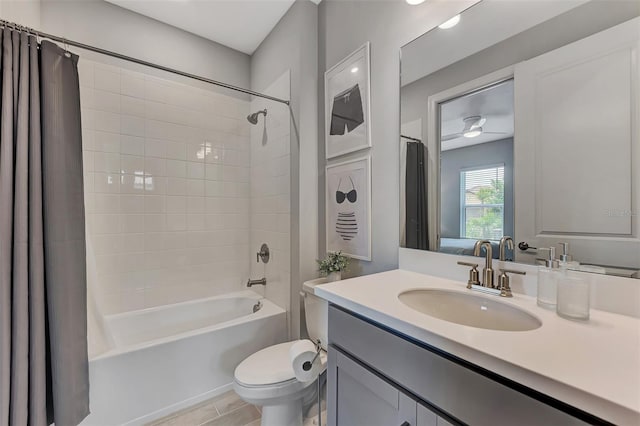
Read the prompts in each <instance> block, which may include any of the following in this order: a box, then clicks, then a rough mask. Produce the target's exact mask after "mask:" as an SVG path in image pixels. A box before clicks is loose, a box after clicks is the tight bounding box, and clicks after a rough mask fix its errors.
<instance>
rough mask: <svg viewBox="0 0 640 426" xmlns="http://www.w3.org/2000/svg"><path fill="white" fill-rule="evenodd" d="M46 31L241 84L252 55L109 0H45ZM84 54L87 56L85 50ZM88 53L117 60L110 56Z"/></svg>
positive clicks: (43, 21) (43, 26) (245, 83)
mask: <svg viewBox="0 0 640 426" xmlns="http://www.w3.org/2000/svg"><path fill="white" fill-rule="evenodd" d="M40 21H41V29H42V31H45V32H48V33H51V34H55V35H59V36H61V37H67V38H69V39H72V40H76V41H79V42H82V43H85V44H89V45H94V46H97V47H101V48H104V49H107V50H112V51H115V52H118V53H122V54H125V55H128V56H133V57H136V58H139V59H144V60H146V61H149V62H154V63H158V64H161V65H164V66H168V67H171V68H176V69H179V70H181V71H186V72H189V73H192V74H197V75H201V76H204V77H208V78H212V79H216V80H220V81H223V82H225V83H230V84H233V85H236V86H240V87H249V84H250V57H249V55H246V54H244V53H241V52H238V51H237V50H233V49H231V48H229V47H226V46H223V45H221V44H218V43H215V42H212V41H209V40H206V39H204V38H202V37H199V36H196V35H193V34H191V33H188V32H186V31H183V30H180V29H178V28H175V27H172V26H170V25H167V24H163V23H161V22H159V21H156V20H154V19H151V18H147V17H145V16H142V15H139V14H137V13H135V12H131V11H129V10H126V9H123V8H121V7H118V6H115V5H113V4H111V3H107V2H105V1H103V0H43V1H42V3H41V10H40ZM81 56H82V55H81ZM86 57H89V58H93V59H96V60H100V61H102V62H107V63H109V62H112V63H113V60H111V59H108V58H106V57H104V55H100V56H95V55H91V54H86Z"/></svg>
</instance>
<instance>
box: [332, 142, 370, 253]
mask: <svg viewBox="0 0 640 426" xmlns="http://www.w3.org/2000/svg"><path fill="white" fill-rule="evenodd" d="M326 179H327V184H326V188H327V195H326V197H327V200H326V206H327V207H326V215H327V217H326V228H327V251H334V252H335V251H342V253H343V254H345V255H346V256H349V257H352V258H354V259H361V260H368V261H370V260H371V156H370V155H369V154H367V155H366V156H364V157H361V158H356V159H354V160H349V161H344V162H341V163H336V164H331V165H328V166H327V167H326Z"/></svg>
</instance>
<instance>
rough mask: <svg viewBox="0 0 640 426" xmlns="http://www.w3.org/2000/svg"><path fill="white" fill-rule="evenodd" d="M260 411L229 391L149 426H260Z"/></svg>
mask: <svg viewBox="0 0 640 426" xmlns="http://www.w3.org/2000/svg"><path fill="white" fill-rule="evenodd" d="M260 417H261V416H260V410H259V409H258V408H257V407H256V406H254V405H251V404H247V403H246V402H244V401H243V400H241V399H240V397H239V396H238V395H237V394H236V393H235V392H234V391H229V392H227V393H225V394H222V395H220V396H217V397H215V398H213V399H209V400H207V401H204V402H201V403H200V404H197V405H194V406H192V407H189V408H185V409H184V410H181V411H178V412H175V413H173V414H170V415H168V416H166V417H163V418H161V419H158V420H156V421H154V422H151V423H149V424H148V425H147V426H260Z"/></svg>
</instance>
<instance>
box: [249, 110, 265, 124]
mask: <svg viewBox="0 0 640 426" xmlns="http://www.w3.org/2000/svg"><path fill="white" fill-rule="evenodd" d="M260 114H264V116H265V117H266V116H267V109H266V108H265V109H263V110H262V111H258V112H254V113H253V114H249V115H247V121H249V123H251V124H258V117H259V116H260Z"/></svg>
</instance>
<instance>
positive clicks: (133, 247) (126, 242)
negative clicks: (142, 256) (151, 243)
mask: <svg viewBox="0 0 640 426" xmlns="http://www.w3.org/2000/svg"><path fill="white" fill-rule="evenodd" d="M120 238H121V243H120V244H121V252H122V253H133V252H142V251H144V233H136V234H122V235H120ZM137 269H139V268H136V270H137Z"/></svg>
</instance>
